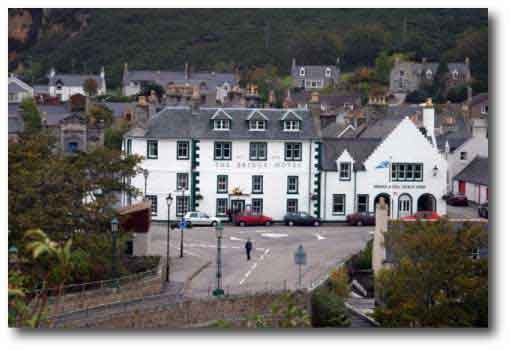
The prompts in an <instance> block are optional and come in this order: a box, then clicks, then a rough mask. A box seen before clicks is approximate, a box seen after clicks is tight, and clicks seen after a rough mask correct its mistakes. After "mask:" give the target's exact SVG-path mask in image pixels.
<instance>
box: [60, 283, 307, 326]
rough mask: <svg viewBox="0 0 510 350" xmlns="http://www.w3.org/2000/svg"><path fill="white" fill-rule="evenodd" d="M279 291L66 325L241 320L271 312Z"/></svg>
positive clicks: (299, 297) (303, 296) (300, 301)
mask: <svg viewBox="0 0 510 350" xmlns="http://www.w3.org/2000/svg"><path fill="white" fill-rule="evenodd" d="M279 295H280V294H277V293H264V294H254V295H245V296H236V297H232V296H230V297H228V296H227V297H223V298H207V299H190V300H185V301H182V302H178V303H173V304H161V305H156V306H154V305H152V306H148V307H144V306H143V305H139V306H138V307H136V308H129V309H127V310H126V311H125V312H119V313H116V314H113V315H107V316H104V317H93V318H92V317H90V318H88V319H78V320H71V321H67V322H63V323H60V324H58V325H57V327H65V328H113V329H122V328H137V329H141V328H192V327H196V326H198V327H200V326H207V325H210V324H212V323H213V321H215V320H233V321H234V323H235V324H242V321H241V322H239V320H244V319H245V318H246V317H249V316H252V315H260V314H269V313H270V306H271V304H272V303H273V302H274V301H275V300H277V298H278V296H279ZM295 297H296V302H297V305H299V306H300V307H303V308H306V309H309V296H308V294H307V293H305V292H299V293H295Z"/></svg>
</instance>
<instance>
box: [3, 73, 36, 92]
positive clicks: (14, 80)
mask: <svg viewBox="0 0 510 350" xmlns="http://www.w3.org/2000/svg"><path fill="white" fill-rule="evenodd" d="M33 90H34V89H33V88H32V87H31V86H30V85H28V84H27V83H25V82H24V81H23V80H21V79H20V78H18V77H16V76H10V77H9V79H8V87H7V91H8V92H9V93H18V92H33Z"/></svg>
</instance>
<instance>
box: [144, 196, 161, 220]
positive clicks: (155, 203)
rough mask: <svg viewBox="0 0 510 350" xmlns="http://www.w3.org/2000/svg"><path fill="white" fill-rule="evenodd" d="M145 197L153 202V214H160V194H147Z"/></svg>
mask: <svg viewBox="0 0 510 350" xmlns="http://www.w3.org/2000/svg"><path fill="white" fill-rule="evenodd" d="M145 199H146V200H148V201H149V202H151V215H152V216H155V215H158V196H154V195H147V196H145Z"/></svg>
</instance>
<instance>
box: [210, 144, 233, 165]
mask: <svg viewBox="0 0 510 350" xmlns="http://www.w3.org/2000/svg"><path fill="white" fill-rule="evenodd" d="M226 145H228V149H229V157H228V158H227V157H225V149H226V148H225V146H226ZM218 146H220V148H221V153H222V154H221V156H217V155H216V149H217V147H218ZM213 152H214V154H213V156H214V160H232V142H225V141H215V142H214V150H213Z"/></svg>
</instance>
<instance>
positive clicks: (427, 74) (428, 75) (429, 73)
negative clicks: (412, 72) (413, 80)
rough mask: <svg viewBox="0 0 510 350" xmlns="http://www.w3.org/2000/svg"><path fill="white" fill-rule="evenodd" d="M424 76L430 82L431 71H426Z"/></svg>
mask: <svg viewBox="0 0 510 350" xmlns="http://www.w3.org/2000/svg"><path fill="white" fill-rule="evenodd" d="M425 76H426V77H427V79H428V80H431V79H432V71H431V70H430V69H427V71H426V72H425Z"/></svg>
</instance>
